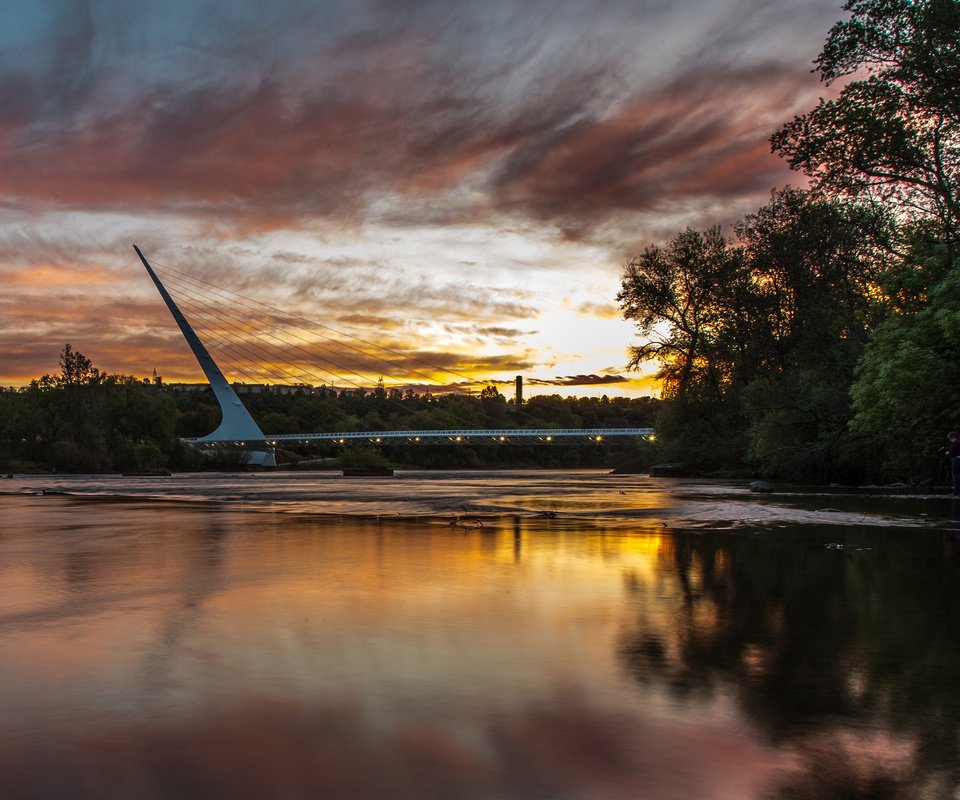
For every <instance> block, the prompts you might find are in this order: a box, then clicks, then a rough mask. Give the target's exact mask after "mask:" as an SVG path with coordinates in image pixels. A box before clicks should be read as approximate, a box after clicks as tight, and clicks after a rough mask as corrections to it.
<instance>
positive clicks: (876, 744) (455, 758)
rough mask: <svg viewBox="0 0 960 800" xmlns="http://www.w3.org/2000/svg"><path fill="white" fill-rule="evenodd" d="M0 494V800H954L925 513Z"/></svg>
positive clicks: (345, 491) (709, 504) (462, 486)
mask: <svg viewBox="0 0 960 800" xmlns="http://www.w3.org/2000/svg"><path fill="white" fill-rule="evenodd" d="M0 489H2V490H5V493H3V494H0V797H2V798H13V799H14V800H18V799H19V798H84V799H85V798H104V799H105V800H113V798H163V799H164V800H165V799H166V798H324V797H330V798H359V800H364V799H365V798H400V799H401V800H403V799H405V798H505V799H506V800H511V799H512V798H590V799H591V800H593V799H595V798H596V799H598V800H603V799H604V798H612V799H616V798H654V799H656V800H661V799H662V800H673V798H690V799H691V800H693V799H698V800H711V799H712V798H729V799H730V800H752V799H753V798H757V800H760V799H761V798H783V800H786V799H787V798H832V797H846V798H852V797H863V798H867V797H873V798H887V797H889V798H954V797H960V793H958V788H960V768H958V764H960V593H958V590H960V556H958V553H960V539H958V534H960V527H958V526H960V523H958V522H957V516H960V515H958V514H957V510H956V509H954V508H953V506H952V504H951V502H950V501H949V500H948V499H945V498H941V497H920V496H917V497H908V498H892V497H876V496H871V495H863V494H859V495H853V494H850V495H845V494H838V493H836V492H832V493H831V492H826V493H798V492H784V493H778V494H775V495H770V496H764V497H760V496H756V495H751V494H750V493H749V491H747V489H746V487H745V486H743V485H736V484H719V483H706V482H676V481H662V480H660V481H658V480H651V479H649V478H645V477H640V476H610V475H603V474H600V473H597V472H562V473H476V474H464V473H409V474H406V475H399V476H398V477H397V478H395V479H393V480H389V479H382V480H380V479H378V480H370V481H364V480H360V481H357V480H354V481H350V480H344V479H342V478H337V477H333V476H315V475H313V476H311V475H293V476H290V475H280V474H276V475H241V476H226V477H225V476H216V477H211V476H175V477H173V478H154V479H123V478H103V477H102V476H98V477H94V478H83V477H77V478H62V479H50V478H28V477H17V478H14V479H13V480H7V481H4V482H3V484H2V485H0Z"/></svg>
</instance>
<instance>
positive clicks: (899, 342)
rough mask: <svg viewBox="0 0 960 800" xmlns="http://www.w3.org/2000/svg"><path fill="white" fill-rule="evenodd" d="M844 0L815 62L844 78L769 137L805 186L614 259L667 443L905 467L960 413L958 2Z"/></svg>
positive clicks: (774, 464)
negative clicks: (721, 222) (725, 230)
mask: <svg viewBox="0 0 960 800" xmlns="http://www.w3.org/2000/svg"><path fill="white" fill-rule="evenodd" d="M844 8H845V10H846V11H848V12H849V14H850V16H849V19H846V20H845V21H842V22H838V23H837V24H836V25H834V27H833V28H832V29H831V31H830V33H829V35H828V37H827V40H826V44H825V45H824V47H823V50H822V52H821V53H820V55H819V57H818V58H817V60H816V61H815V71H816V72H818V73H819V75H820V77H821V79H822V80H823V81H824V82H825V83H826V84H833V83H834V82H841V83H842V88H841V89H840V90H839V92H837V94H836V96H835V97H834V98H833V99H821V100H820V102H819V103H818V104H817V106H816V107H815V108H813V109H812V110H810V111H809V112H807V113H805V114H802V115H800V116H798V117H796V118H795V119H793V120H792V121H790V122H787V123H786V124H784V125H783V126H782V127H781V128H780V129H779V130H778V131H776V132H775V133H774V134H773V136H772V137H771V139H770V142H771V146H772V150H773V152H774V153H777V154H778V155H780V156H781V157H783V158H784V159H786V160H787V162H788V163H789V165H790V166H791V167H792V168H793V169H795V170H798V171H799V172H800V173H802V174H803V175H804V176H805V177H806V181H807V188H803V189H799V188H791V187H787V188H784V189H780V190H776V191H774V192H773V193H772V196H771V198H770V201H769V202H768V203H767V204H765V205H764V206H763V207H761V208H760V209H758V210H757V211H756V212H755V213H753V214H750V215H748V216H747V217H745V218H744V219H742V220H740V221H739V222H738V223H736V225H735V226H734V229H733V231H734V235H733V237H732V239H728V238H726V237H725V236H724V235H723V234H722V233H721V229H720V228H719V227H714V228H709V229H707V230H693V229H687V230H685V231H682V232H680V233H678V234H677V235H676V236H675V237H674V238H673V239H672V240H671V241H670V242H668V243H666V244H664V245H660V246H650V247H648V248H647V249H646V250H645V251H644V252H643V253H642V254H640V255H638V256H637V257H635V258H633V259H631V260H630V261H629V262H628V263H627V265H626V267H625V269H624V274H623V279H622V283H621V291H620V293H619V294H618V301H619V303H620V307H621V309H622V311H623V314H624V316H625V317H626V318H627V319H630V320H633V321H635V323H636V325H637V329H638V332H639V334H640V336H641V342H642V343H641V344H638V345H636V346H634V347H633V348H631V351H630V354H631V359H632V361H631V364H632V366H634V367H637V366H639V365H640V364H641V363H643V362H646V361H648V360H651V359H653V360H656V361H657V363H658V364H659V372H658V376H659V379H660V380H661V382H662V398H663V400H664V403H663V405H662V407H661V409H660V412H659V414H658V417H657V422H656V427H657V443H656V451H657V453H656V455H657V457H658V458H660V459H663V460H675V461H683V462H687V463H693V464H696V465H699V466H700V467H701V468H703V469H707V470H710V469H714V470H719V469H727V470H730V469H741V470H743V471H745V472H750V473H754V474H762V475H765V476H768V477H779V478H785V479H793V480H800V481H813V482H831V481H852V482H857V481H877V480H884V481H889V480H905V481H911V482H916V481H924V480H932V479H933V478H934V477H935V476H936V473H937V470H938V467H939V462H938V458H939V452H940V449H941V447H942V444H943V441H944V437H945V435H946V433H947V431H948V430H951V429H955V428H960V376H958V369H957V353H958V352H960V260H958V258H960V255H958V254H960V250H958V235H960V193H958V192H960V189H958V187H960V92H958V91H957V87H958V86H960V2H957V1H956V0H849V1H848V2H847V3H846V5H845V6H844Z"/></svg>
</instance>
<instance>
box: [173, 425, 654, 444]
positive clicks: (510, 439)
mask: <svg viewBox="0 0 960 800" xmlns="http://www.w3.org/2000/svg"><path fill="white" fill-rule="evenodd" d="M653 434H654V431H653V428H489V429H484V430H476V429H452V430H418V431H355V432H350V433H283V434H277V435H275V436H264V437H263V439H255V440H254V439H245V440H243V441H239V440H234V439H222V438H216V439H215V438H213V437H212V436H202V437H199V438H196V439H186V441H188V442H190V443H191V444H195V445H211V446H216V445H236V446H238V447H240V446H246V445H253V444H259V445H267V446H268V447H275V446H277V445H283V444H290V445H293V444H311V443H316V442H330V443H334V444H347V443H348V442H364V443H368V444H560V443H563V442H571V441H583V440H584V439H586V440H587V441H591V442H596V443H600V442H603V441H605V440H606V439H613V438H625V437H632V438H637V437H640V438H643V439H648V438H650V437H652V436H653Z"/></svg>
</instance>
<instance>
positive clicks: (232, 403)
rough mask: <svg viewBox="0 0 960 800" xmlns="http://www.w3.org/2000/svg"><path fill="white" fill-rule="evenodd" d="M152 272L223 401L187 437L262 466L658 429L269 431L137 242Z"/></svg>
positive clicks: (594, 438) (595, 438)
mask: <svg viewBox="0 0 960 800" xmlns="http://www.w3.org/2000/svg"><path fill="white" fill-rule="evenodd" d="M133 249H134V250H135V251H136V253H137V256H139V258H140V261H141V262H142V263H143V266H144V268H145V269H146V271H147V274H148V275H149V276H150V279H151V280H152V281H153V283H154V285H155V286H156V287H157V291H159V292H160V296H161V297H162V298H163V302H164V303H166V306H167V309H168V310H169V311H170V314H171V315H172V316H173V319H174V321H175V322H176V323H177V326H178V327H179V328H180V332H181V333H182V334H183V338H184V339H186V341H187V344H188V345H189V346H190V349H191V350H192V351H193V355H194V356H195V357H196V359H197V363H198V364H199V365H200V369H202V370H203V374H204V376H206V379H207V381H208V382H209V383H210V387H211V388H212V389H213V394H214V396H215V397H216V398H217V402H218V403H219V404H220V411H221V413H222V418H221V420H220V424H219V425H218V426H217V429H216V430H215V431H213V433H210V434H207V435H206V436H199V437H196V438H187V439H184V441H186V442H188V443H189V444H191V445H193V446H195V447H199V448H203V449H207V448H211V449H212V448H222V447H235V448H240V449H242V450H245V451H247V452H248V453H249V456H250V458H249V462H248V463H250V464H252V465H258V466H264V467H267V466H276V463H277V462H276V448H277V447H278V446H283V445H286V446H292V445H297V444H311V443H320V442H329V443H331V444H347V443H353V442H363V443H365V444H374V445H381V444H404V445H409V444H447V445H449V444H454V445H456V444H562V443H564V442H566V443H571V442H581V443H583V442H592V443H594V444H602V443H603V442H605V441H606V440H607V439H613V438H641V439H649V438H652V437H653V435H654V429H653V428H491V429H485V430H476V429H465V430H416V431H358V432H352V433H285V434H276V435H273V436H268V435H264V433H263V431H262V430H260V426H259V425H257V423H256V420H254V418H253V417H252V416H251V415H250V412H249V411H248V410H247V408H246V406H245V405H244V404H243V401H242V400H241V399H240V397H239V396H238V395H237V393H236V391H234V388H233V386H231V385H230V383H229V381H227V379H226V377H224V374H223V372H222V371H221V370H220V367H219V366H217V362H216V361H214V360H213V356H211V355H210V353H209V352H208V351H207V348H206V347H205V346H204V344H203V342H202V341H200V337H199V336H197V334H196V332H195V331H194V330H193V327H192V326H191V325H190V323H189V322H188V321H187V318H186V317H185V316H184V315H183V312H181V311H180V308H179V306H177V304H176V302H174V300H173V298H172V297H171V296H170V293H169V292H168V291H167V289H166V287H165V286H164V285H163V283H162V282H161V281H160V278H158V277H157V274H156V272H154V271H153V268H152V267H151V266H150V264H149V262H148V261H147V259H146V257H145V256H144V255H143V253H142V252H141V251H140V248H139V247H137V245H134V246H133Z"/></svg>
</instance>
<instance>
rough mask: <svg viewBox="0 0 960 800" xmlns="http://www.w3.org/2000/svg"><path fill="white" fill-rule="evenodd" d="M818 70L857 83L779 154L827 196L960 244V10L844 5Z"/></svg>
mask: <svg viewBox="0 0 960 800" xmlns="http://www.w3.org/2000/svg"><path fill="white" fill-rule="evenodd" d="M844 8H845V9H846V10H847V11H849V12H850V13H851V15H852V16H851V18H850V19H849V20H846V21H843V22H838V23H837V24H836V25H834V27H833V29H832V30H831V31H830V34H829V36H828V38H827V42H826V44H825V46H824V48H823V51H822V52H821V54H820V56H819V58H818V59H817V60H816V62H815V63H816V70H817V71H818V72H819V73H820V76H821V79H822V80H823V81H824V82H825V83H827V84H831V83H833V82H834V81H837V80H838V79H841V78H847V77H849V76H858V77H857V78H856V79H855V80H851V81H850V82H849V83H847V84H846V85H845V86H844V87H843V88H842V89H841V91H840V93H839V95H838V96H837V97H836V98H835V99H833V100H824V99H821V100H820V102H819V104H818V105H817V106H816V107H815V108H814V109H813V110H812V111H810V112H808V113H806V114H804V115H802V116H798V117H796V118H795V119H794V120H793V121H791V122H788V123H786V124H785V125H784V126H783V127H782V128H781V129H780V130H779V131H778V132H777V133H776V134H774V136H773V137H772V139H771V144H772V146H773V150H774V152H777V153H779V154H780V155H781V156H783V157H784V158H786V159H787V161H788V162H789V163H790V166H791V167H793V168H794V169H798V170H801V171H803V172H804V173H805V174H806V175H808V176H809V177H810V178H811V181H812V183H813V186H814V187H815V188H816V189H818V190H820V191H822V192H824V193H826V194H828V195H831V196H837V197H856V198H864V199H868V200H871V201H873V202H876V203H878V204H880V205H882V206H885V207H887V208H889V209H891V210H893V211H894V212H895V213H896V214H897V215H898V216H899V217H900V218H901V219H904V220H923V219H933V220H936V221H937V223H938V226H939V227H940V229H941V231H942V233H943V235H945V236H946V238H948V239H949V240H951V241H953V242H956V241H957V239H958V234H960V196H958V189H960V93H958V92H957V86H960V2H957V0H848V2H847V3H846V5H845V6H844Z"/></svg>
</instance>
